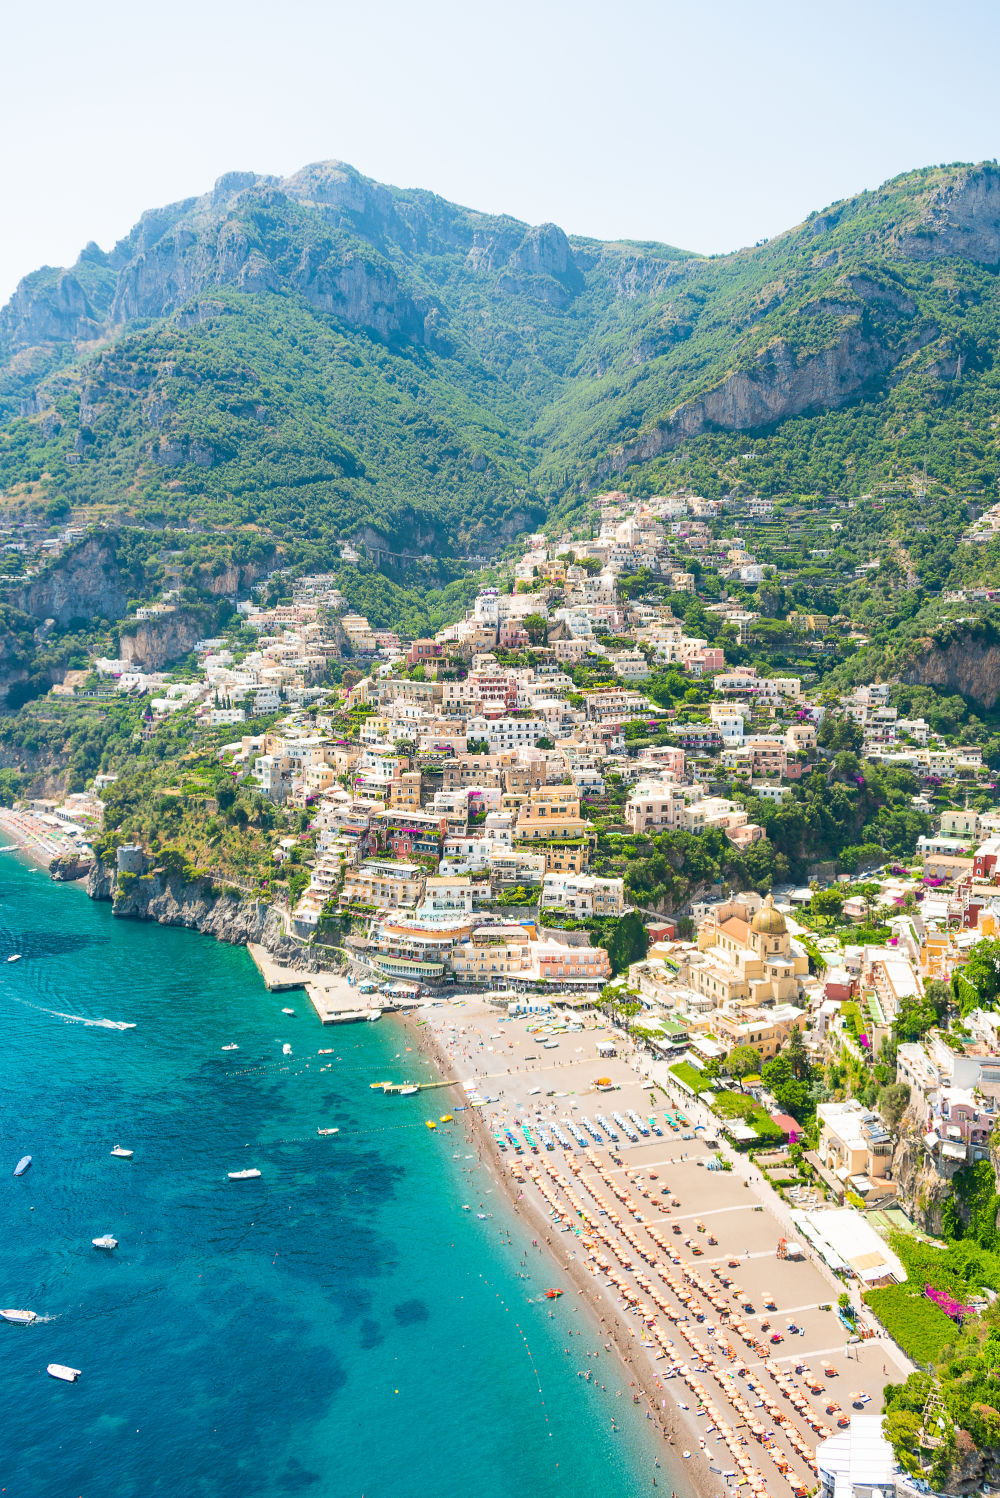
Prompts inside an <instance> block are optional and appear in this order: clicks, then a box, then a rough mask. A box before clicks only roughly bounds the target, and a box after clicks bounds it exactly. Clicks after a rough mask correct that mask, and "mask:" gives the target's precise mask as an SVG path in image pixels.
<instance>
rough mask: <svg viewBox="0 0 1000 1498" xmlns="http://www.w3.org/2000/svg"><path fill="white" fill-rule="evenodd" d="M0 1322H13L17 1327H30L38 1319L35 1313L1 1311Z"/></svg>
mask: <svg viewBox="0 0 1000 1498" xmlns="http://www.w3.org/2000/svg"><path fill="white" fill-rule="evenodd" d="M0 1320H3V1321H13V1322H14V1324H15V1326H30V1325H31V1323H32V1322H33V1321H37V1320H38V1317H37V1315H36V1314H35V1312H34V1311H0Z"/></svg>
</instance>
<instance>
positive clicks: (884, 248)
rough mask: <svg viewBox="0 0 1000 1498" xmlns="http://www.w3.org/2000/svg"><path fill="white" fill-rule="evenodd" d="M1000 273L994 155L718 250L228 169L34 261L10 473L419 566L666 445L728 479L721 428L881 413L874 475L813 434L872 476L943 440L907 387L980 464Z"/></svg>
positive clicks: (497, 533)
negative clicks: (104, 246)
mask: <svg viewBox="0 0 1000 1498" xmlns="http://www.w3.org/2000/svg"><path fill="white" fill-rule="evenodd" d="M998 266H1000V171H998V169H997V167H996V165H995V164H994V163H983V164H980V165H976V166H957V167H950V168H928V169H925V170H922V171H917V172H912V173H908V174H906V175H905V176H903V177H900V178H897V179H894V180H893V181H892V182H889V183H886V184H884V185H883V186H882V187H881V188H879V189H878V190H877V191H876V192H873V193H869V192H866V193H862V194H859V195H858V196H857V197H855V198H852V199H849V200H846V201H845V202H843V203H840V204H836V205H834V206H833V207H831V208H828V209H826V210H824V211H823V212H822V213H816V214H813V215H811V216H810V218H809V219H808V220H806V222H805V223H803V224H800V225H798V226H797V227H796V228H794V229H791V230H789V231H788V232H787V233H785V234H783V235H780V236H778V237H777V238H776V239H774V240H771V241H769V242H766V243H763V244H761V245H758V246H755V247H754V248H752V249H747V250H741V251H738V252H735V253H734V254H732V255H725V256H717V257H712V258H708V259H706V258H704V257H699V256H695V255H690V254H687V253H685V252H684V251H681V250H678V249H675V248H672V247H670V246H666V245H658V244H633V243H627V242H621V243H603V242H600V241H596V240H589V239H585V238H582V237H579V236H567V235H566V234H565V233H564V232H563V231H562V230H561V229H560V228H559V227H558V226H556V225H554V224H542V225H534V226H532V225H528V224H524V223H521V222H520V221H518V220H516V219H513V218H510V217H505V216H496V215H488V214H483V213H478V212H476V211H474V210H472V209H468V208H464V207H461V206H459V205H456V204H452V203H449V202H447V201H446V200H444V199H442V198H439V197H436V196H435V195H434V194H432V193H429V192H423V191H419V190H401V189H398V188H393V187H388V186H385V185H383V184H380V183H377V182H374V181H372V180H371V179H369V178H366V177H364V176H362V175H361V174H360V173H359V172H357V171H355V170H354V169H353V168H352V167H349V166H347V165H345V164H343V163H340V162H323V163H317V164H314V165H312V166H308V167H305V168H303V170H302V171H300V172H298V173H295V174H294V175H293V176H291V177H288V178H285V179H278V178H275V177H266V176H259V175H256V174H254V173H251V172H233V173H229V174H227V175H226V176H225V177H222V178H220V179H219V181H218V182H217V183H216V184H215V186H214V188H213V189H212V190H211V191H210V192H208V193H206V194H203V195H201V196H199V197H194V198H189V199H185V200H184V201H182V202H179V203H175V204H171V205H168V206H166V207H164V208H161V209H156V210H152V211H150V212H148V213H145V214H143V216H142V218H141V219H140V220H139V222H138V223H137V224H136V226H135V227H134V229H132V231H131V232H130V233H129V234H128V235H127V236H125V238H124V239H122V240H121V241H120V242H119V243H118V244H117V245H116V246H114V248H113V249H112V250H110V251H108V252H106V253H105V252H103V251H101V250H100V249H99V248H98V247H97V246H95V245H88V246H87V248H86V249H85V250H84V251H83V253H82V254H81V256H80V258H79V260H78V261H77V263H76V265H74V266H73V267H71V268H69V269H63V270H54V269H51V268H45V269H43V270H40V271H37V272H35V273H33V274H32V275H30V276H28V277H26V278H25V280H24V281H22V282H21V284H20V285H19V287H18V288H17V290H16V292H15V294H14V296H13V297H12V299H11V300H10V302H9V303H8V304H7V306H6V307H5V308H3V309H2V311H0V420H2V422H3V424H2V425H0V488H2V489H3V490H4V491H5V493H6V495H7V497H8V500H11V499H13V500H15V501H18V502H25V503H39V502H43V501H46V502H51V500H52V498H53V497H54V496H62V497H64V498H66V499H68V500H69V502H70V503H91V504H92V503H94V502H96V501H97V499H98V497H100V500H101V502H103V503H110V504H111V505H113V506H115V507H117V509H118V510H119V511H120V512H121V513H122V515H123V516H124V517H125V518H127V519H130V520H138V521H139V522H140V523H145V522H146V521H147V520H149V519H152V520H154V521H156V520H157V519H158V518H160V517H163V516H166V517H167V518H169V519H171V520H179V521H180V522H182V523H185V524H190V523H191V522H192V521H193V520H194V521H204V522H206V523H207V524H209V525H210V526H218V525H226V526H228V527H233V526H243V525H254V526H257V527H258V528H259V529H260V530H262V531H264V532H265V533H266V534H267V535H268V536H269V537H271V538H274V539H277V540H278V541H279V542H280V541H281V540H283V539H284V538H285V537H286V536H288V535H289V534H296V533H297V534H298V535H299V537H300V538H304V539H308V540H312V541H315V542H316V543H318V544H319V545H321V546H326V547H327V548H328V549H329V546H330V544H331V542H332V541H334V540H336V539H337V538H342V537H346V536H352V535H356V534H358V533H359V531H360V529H361V528H362V527H368V528H369V530H370V531H371V532H372V533H374V534H375V535H377V536H379V537H380V538H382V540H383V542H384V544H385V545H386V546H387V548H388V549H389V550H394V549H395V550H398V552H399V554H400V555H401V556H403V555H405V554H406V553H407V552H411V553H424V552H436V554H438V555H441V554H442V553H443V554H448V553H449V552H450V553H451V554H453V555H462V554H465V553H467V552H471V551H477V550H479V551H481V550H488V549H490V548H492V547H495V545H496V544H497V543H498V542H502V541H503V540H504V539H505V538H506V537H507V536H509V535H510V534H512V532H511V520H510V515H511V511H512V508H516V511H517V526H518V527H519V528H523V526H524V525H530V524H532V523H534V522H535V521H536V520H537V519H538V518H539V517H540V516H541V515H542V514H543V513H544V510H545V508H546V506H547V505H549V504H551V503H552V502H553V500H554V499H557V498H560V497H561V496H563V495H565V494H567V493H572V492H573V491H574V490H577V489H581V488H584V487H586V486H587V485H589V484H591V483H593V482H594V481H596V480H598V479H600V478H601V477H602V476H604V475H609V474H614V475H615V476H616V477H621V476H624V477H625V478H626V480H627V479H628V478H630V477H634V478H636V479H637V480H639V481H640V482H643V483H645V482H646V479H645V478H644V477H643V475H644V474H645V473H646V471H647V470H649V473H650V479H649V482H655V481H656V480H657V478H658V477H659V468H658V467H657V465H660V464H662V463H663V462H665V461H670V462H671V463H672V464H674V465H675V467H676V464H677V463H682V464H686V465H688V467H689V468H690V467H691V465H692V463H693V462H695V460H698V459H704V458H707V459H708V461H709V464H710V465H711V464H714V465H715V477H714V479H713V477H712V473H711V472H710V473H709V475H708V480H707V481H708V482H709V486H710V484H711V482H717V483H718V484H720V485H721V484H724V483H726V482H729V483H731V482H732V481H733V474H732V471H731V464H732V462H733V456H732V449H731V448H727V447H726V445H725V444H726V440H727V438H738V437H739V434H742V433H748V432H749V433H753V434H756V435H758V436H759V438H760V444H761V453H763V454H765V456H766V452H767V444H768V442H769V441H770V439H771V435H772V434H774V433H776V432H778V431H779V430H780V429H781V427H782V424H783V423H787V422H789V421H795V420H800V421H801V420H805V421H807V422H813V423H817V422H818V423H820V427H819V428H817V429H816V430H817V431H821V430H823V426H822V424H823V422H824V416H825V413H831V412H845V411H846V412H855V413H858V414H859V416H860V415H864V417H865V419H866V420H867V419H868V418H869V417H870V416H871V415H872V413H875V417H876V421H877V423H878V431H877V433H876V437H875V440H874V442H872V440H871V438H869V444H868V445H869V451H868V452H867V453H866V454H865V462H864V465H863V464H862V463H859V462H858V461H857V457H856V453H855V452H854V451H853V448H852V432H851V424H850V421H849V420H848V421H846V422H845V421H843V420H841V421H840V422H839V424H838V425H836V426H835V427H830V430H831V431H833V432H835V434H836V435H835V440H833V441H832V442H831V441H829V440H826V441H825V446H826V447H827V449H830V450H833V453H834V458H833V461H834V463H835V464H837V463H839V464H840V465H841V467H842V470H843V474H844V478H845V482H848V483H850V484H853V485H855V486H856V487H857V486H860V485H861V484H863V483H865V482H866V481H868V480H869V479H870V470H871V468H872V467H875V468H878V467H879V465H881V466H882V467H883V468H890V469H891V468H893V466H895V467H896V468H898V467H899V466H900V465H902V466H903V467H904V468H905V465H906V462H907V461H908V455H909V452H910V447H911V445H913V444H918V445H921V446H922V447H923V449H924V451H925V452H926V449H927V446H928V441H929V439H928V435H927V431H926V429H925V430H924V431H923V432H922V433H921V435H920V438H919V440H918V438H917V436H916V435H915V434H914V432H913V421H912V412H913V411H914V410H915V409H919V410H920V411H922V412H924V413H927V412H930V413H932V416H933V424H934V425H935V426H939V427H941V429H942V430H944V429H947V430H951V428H952V427H954V426H957V425H962V426H963V428H964V429H966V430H968V429H969V427H970V422H971V425H972V429H973V431H972V435H973V443H972V444H969V445H968V446H967V448H966V452H967V454H969V455H971V456H972V457H974V459H975V461H976V462H977V463H979V464H980V465H981V466H982V467H983V469H984V471H988V472H992V465H994V464H996V466H997V467H998V468H1000V450H998V438H997V436H996V433H995V431H994V429H993V428H992V425H991V424H989V423H987V422H986V420H985V418H984V416H983V414H982V412H981V411H979V410H978V409H977V401H978V402H979V403H980V404H983V400H984V397H985V398H990V399H992V397H993V395H994V394H995V392H994V390H993V382H994V379H995V363H996V355H997V348H998V345H1000V291H998V274H997V267H998ZM949 423H950V424H951V425H950V426H949ZM826 425H827V427H829V426H830V424H829V422H827V423H826ZM869 425H870V422H869ZM925 428H926V423H925ZM853 447H854V448H856V443H854V444H853ZM914 450H916V449H915V448H914ZM671 454H680V456H679V457H676V458H671V457H670V455H671ZM727 464H728V465H730V466H729V468H728V469H727V467H726V465H727ZM865 465H867V470H869V471H866V468H865ZM701 466H702V468H704V467H705V463H704V462H702V465H701ZM786 466H787V465H786ZM953 466H954V465H953ZM799 477H800V476H799V475H798V474H796V473H794V472H793V473H792V474H791V475H789V474H788V473H787V472H786V473H785V482H786V483H788V482H791V483H792V484H794V483H795V482H796V481H797V480H798V479H799ZM805 477H806V475H805V474H804V473H803V475H802V479H803V481H804V479H805ZM956 477H957V476H956ZM746 478H747V480H748V481H749V482H754V481H757V483H758V487H760V486H761V485H760V483H759V475H757V474H755V473H754V472H753V471H752V470H751V471H750V472H749V473H748V474H747V475H746ZM428 538H430V539H428Z"/></svg>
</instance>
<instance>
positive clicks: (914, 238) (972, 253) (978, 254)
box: [895, 165, 1000, 266]
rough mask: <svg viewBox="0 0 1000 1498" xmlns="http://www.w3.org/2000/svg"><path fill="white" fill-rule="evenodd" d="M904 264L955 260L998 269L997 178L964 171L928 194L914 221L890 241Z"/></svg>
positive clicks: (989, 173) (999, 195)
mask: <svg viewBox="0 0 1000 1498" xmlns="http://www.w3.org/2000/svg"><path fill="white" fill-rule="evenodd" d="M895 240H896V245H897V247H898V251H899V253H900V254H901V255H903V256H905V257H906V258H907V259H909V260H937V259H942V258H944V257H946V256H957V257H960V258H961V259H963V260H973V261H975V262H976V263H977V264H979V265H991V266H996V265H998V264H1000V177H998V176H997V173H996V171H995V170H993V171H991V170H989V169H988V167H986V166H982V165H981V166H973V167H966V168H965V169H964V170H963V171H962V173H961V174H960V176H959V177H958V178H957V180H955V181H952V182H949V183H948V184H947V185H945V186H943V187H941V188H940V189H939V190H938V191H937V192H935V193H934V194H933V196H932V197H931V199H930V201H929V202H928V203H927V204H926V206H925V208H924V211H923V213H922V215H921V217H920V220H919V221H918V223H916V224H915V225H911V226H908V227H906V228H905V229H902V230H901V231H900V232H899V233H898V234H897V235H896V237H895Z"/></svg>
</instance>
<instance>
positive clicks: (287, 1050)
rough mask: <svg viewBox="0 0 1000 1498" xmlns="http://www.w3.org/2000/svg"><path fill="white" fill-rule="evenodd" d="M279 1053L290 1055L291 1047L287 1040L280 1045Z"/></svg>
mask: <svg viewBox="0 0 1000 1498" xmlns="http://www.w3.org/2000/svg"><path fill="white" fill-rule="evenodd" d="M281 1054H282V1055H283V1056H290V1055H291V1054H292V1048H291V1046H290V1045H289V1044H288V1041H287V1040H286V1041H285V1044H284V1045H283V1046H282V1047H281Z"/></svg>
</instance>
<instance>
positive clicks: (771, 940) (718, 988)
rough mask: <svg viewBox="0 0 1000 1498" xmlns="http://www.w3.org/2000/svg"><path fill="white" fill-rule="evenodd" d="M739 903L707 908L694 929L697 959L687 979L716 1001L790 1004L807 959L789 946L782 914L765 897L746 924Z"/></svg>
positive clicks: (805, 970) (797, 948) (743, 907)
mask: <svg viewBox="0 0 1000 1498" xmlns="http://www.w3.org/2000/svg"><path fill="white" fill-rule="evenodd" d="M746 913H747V911H746V905H745V903H744V902H743V901H736V900H729V901H727V902H726V903H725V904H724V905H720V906H717V907H716V908H715V909H714V910H712V911H710V913H709V914H708V916H707V917H706V919H705V920H704V921H703V922H702V925H701V926H700V927H699V930H698V952H699V954H700V957H701V961H698V960H697V959H695V960H693V961H692V963H691V974H690V983H691V987H692V988H693V989H695V991H696V992H698V993H705V994H711V995H712V996H713V997H715V998H716V1001H717V1002H718V1003H730V1004H731V1003H738V1002H744V1003H749V1004H753V1005H760V1004H781V1003H790V1002H792V1001H794V1000H795V999H797V998H798V997H799V995H800V994H801V992H802V986H803V979H804V978H805V977H806V975H807V974H808V972H809V958H808V957H807V956H806V953H805V951H804V950H803V948H802V947H801V946H799V945H798V943H795V944H793V942H792V938H791V936H790V935H789V932H788V926H787V924H786V922H785V917H784V916H783V915H782V914H781V911H780V910H778V909H776V908H775V904H774V900H773V898H772V897H771V896H770V895H768V897H767V899H766V900H765V901H764V903H763V905H762V906H761V907H760V909H759V910H758V911H757V913H756V914H755V915H754V916H753V917H752V918H751V920H750V921H749V922H748V921H747V920H746V919H745V915H746Z"/></svg>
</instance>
